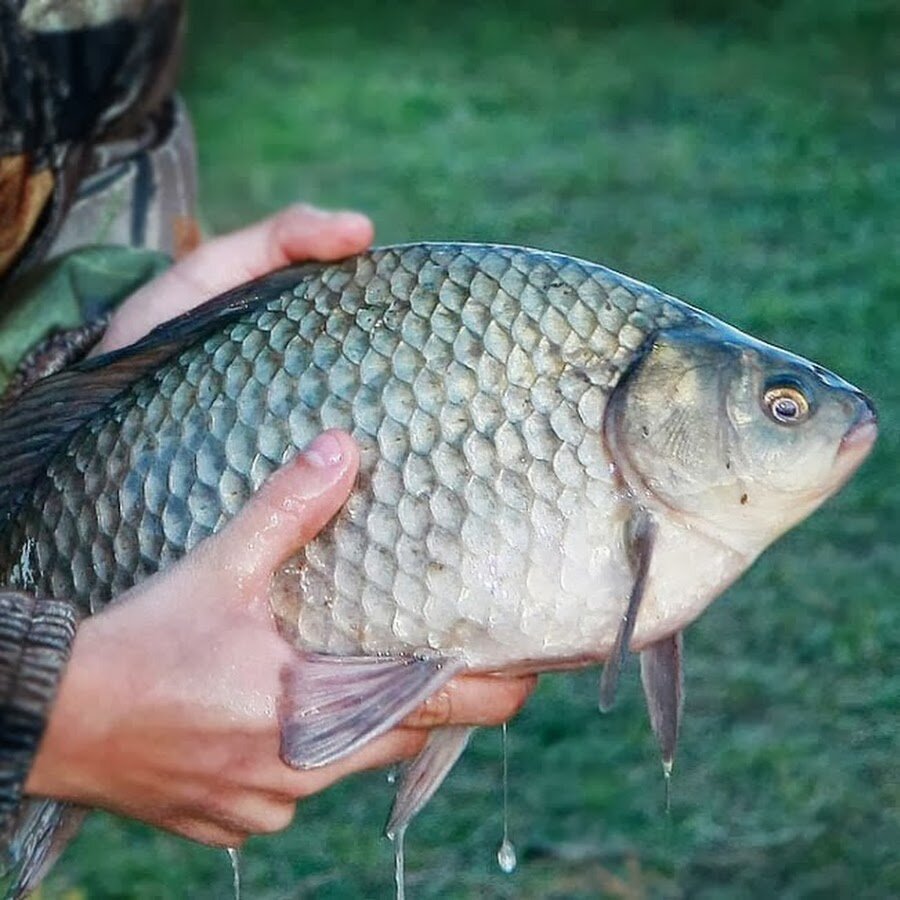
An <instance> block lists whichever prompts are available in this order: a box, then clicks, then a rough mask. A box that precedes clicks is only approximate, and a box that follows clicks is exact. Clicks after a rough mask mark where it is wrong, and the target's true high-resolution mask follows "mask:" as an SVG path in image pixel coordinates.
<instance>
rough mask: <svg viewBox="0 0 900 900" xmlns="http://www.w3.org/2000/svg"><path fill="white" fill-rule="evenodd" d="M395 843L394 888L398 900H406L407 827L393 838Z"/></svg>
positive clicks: (402, 827) (399, 829)
mask: <svg viewBox="0 0 900 900" xmlns="http://www.w3.org/2000/svg"><path fill="white" fill-rule="evenodd" d="M391 840H392V841H393V842H394V886H395V888H396V891H395V897H396V900H406V859H405V855H404V851H405V849H406V848H405V842H406V826H405V825H403V826H401V827H400V828H398V829H397V831H396V832H395V833H394V834H393V835H392V836H391Z"/></svg>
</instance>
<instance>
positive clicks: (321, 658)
mask: <svg viewBox="0 0 900 900" xmlns="http://www.w3.org/2000/svg"><path fill="white" fill-rule="evenodd" d="M462 668H463V663H462V662H460V661H458V660H453V659H437V658H431V659H423V658H419V657H413V656H406V657H386V656H351V657H342V656H327V655H324V654H318V653H301V654H298V658H297V660H296V661H295V662H294V663H293V664H291V665H288V666H286V667H285V668H284V670H283V672H282V678H281V683H282V695H281V699H280V703H279V714H280V719H281V758H282V759H283V760H284V761H285V762H286V763H287V764H288V765H290V766H293V767H294V768H297V769H311V768H317V767H318V766H324V765H327V764H328V763H331V762H334V761H335V760H338V759H341V758H342V757H344V756H347V755H348V754H350V753H352V752H353V751H354V750H357V749H359V748H360V747H361V746H363V745H364V744H366V743H368V742H369V741H370V740H372V739H373V738H376V737H378V736H379V735H381V734H384V733H385V732H386V731H388V730H390V729H391V728H393V727H394V726H395V725H396V724H397V723H398V722H400V721H401V720H402V719H404V718H405V717H406V716H407V715H409V713H411V712H412V711H413V710H414V709H415V708H416V707H417V706H419V705H420V704H421V703H423V702H424V701H425V700H426V699H427V698H428V697H430V696H431V695H432V694H433V693H434V692H435V691H437V690H439V689H440V688H441V687H442V686H443V685H444V684H445V683H446V682H447V681H449V680H450V679H451V678H452V677H453V676H454V675H455V674H457V673H458V672H459V671H460V670H461V669H462Z"/></svg>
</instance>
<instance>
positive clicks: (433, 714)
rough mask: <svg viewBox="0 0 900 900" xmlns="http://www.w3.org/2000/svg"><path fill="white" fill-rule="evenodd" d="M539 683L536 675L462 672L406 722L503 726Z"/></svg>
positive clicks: (423, 725)
mask: <svg viewBox="0 0 900 900" xmlns="http://www.w3.org/2000/svg"><path fill="white" fill-rule="evenodd" d="M536 684H537V678H536V677H535V676H533V675H528V676H522V677H518V678H502V677H499V676H496V675H482V676H476V675H462V676H460V677H458V678H454V679H452V680H451V681H449V682H447V684H446V685H444V687H443V688H441V690H439V691H438V692H437V693H436V694H435V695H434V696H432V697H429V698H428V700H426V701H425V703H424V704H423V705H422V706H420V707H419V709H417V710H416V711H415V712H413V713H412V714H411V715H409V716H407V718H406V719H404V721H403V725H404V726H405V727H407V728H436V727H439V726H441V725H500V724H502V723H503V722H505V721H507V719H510V718H512V717H513V716H514V715H515V714H516V713H517V712H518V711H519V710H520V709H521V708H522V705H523V704H524V703H525V701H526V700H527V699H528V697H529V695H530V694H531V692H532V691H533V690H534V687H535V685H536Z"/></svg>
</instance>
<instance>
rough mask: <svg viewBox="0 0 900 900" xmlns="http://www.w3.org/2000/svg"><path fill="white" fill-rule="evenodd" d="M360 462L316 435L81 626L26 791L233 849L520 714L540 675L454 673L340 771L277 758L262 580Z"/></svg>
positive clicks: (283, 661) (307, 534)
mask: <svg viewBox="0 0 900 900" xmlns="http://www.w3.org/2000/svg"><path fill="white" fill-rule="evenodd" d="M357 466H358V455H357V449H356V446H355V444H354V443H353V441H352V440H351V439H350V438H349V437H348V436H347V435H345V434H343V433H340V432H328V433H326V434H325V435H322V436H320V437H319V438H318V439H317V440H316V441H314V442H313V444H312V445H311V446H310V447H309V448H308V450H307V451H306V452H305V453H304V454H302V455H300V456H299V457H297V458H296V459H295V460H294V461H292V462H290V463H288V464H287V465H285V466H284V467H283V468H281V469H279V470H278V471H277V472H276V473H275V474H274V475H272V477H271V478H269V480H268V481H267V482H266V483H265V484H264V485H263V486H262V488H261V489H260V490H259V491H258V492H257V494H255V495H254V497H253V498H252V499H251V500H250V501H249V503H248V504H247V505H246V506H245V507H244V509H243V510H242V511H241V512H240V513H239V515H238V516H237V517H235V519H233V520H232V521H231V522H230V523H229V524H228V525H227V526H226V527H225V528H224V529H223V530H222V531H221V532H219V533H218V534H216V535H214V536H212V537H211V538H209V539H207V540H206V541H204V542H202V543H201V544H200V545H199V546H198V547H196V548H195V549H194V550H193V551H192V552H191V553H189V554H188V555H187V556H186V557H185V558H184V559H183V560H181V561H180V562H179V563H177V564H176V565H174V566H173V567H171V568H170V569H168V570H166V571H165V572H162V573H160V574H159V575H157V576H155V577H153V578H151V579H149V580H147V581H146V582H143V583H142V584H140V585H138V586H137V587H135V588H133V589H132V590H131V591H129V592H128V593H127V594H125V595H123V596H122V597H121V599H120V602H117V603H116V604H115V605H113V606H112V607H110V608H108V609H107V610H106V611H104V612H102V613H100V614H98V615H96V616H94V617H92V618H90V619H88V620H86V621H85V622H84V623H83V624H82V625H81V627H80V628H79V631H78V634H77V636H76V639H75V644H74V647H73V652H72V657H71V659H70V661H69V665H68V668H67V671H66V674H65V676H64V678H63V680H62V684H61V687H60V691H59V695H58V698H57V701H56V704H55V706H54V709H53V713H52V715H51V718H50V722H49V724H48V728H47V731H46V733H45V736H44V740H43V742H42V744H41V748H40V751H39V753H38V755H37V757H36V760H35V763H34V766H33V768H32V771H31V775H30V777H29V780H28V783H27V785H26V791H28V792H29V793H33V794H40V795H45V796H50V797H55V798H58V799H66V800H71V801H73V802H75V803H78V804H82V805H86V806H95V807H103V808H105V809H109V810H112V811H114V812H117V813H120V814H124V815H127V816H131V817H133V818H136V819H141V820H143V821H146V822H149V823H151V824H153V825H156V826H158V827H161V828H165V829H167V830H170V831H174V832H176V833H178V834H181V835H183V836H186V837H189V838H193V839H194V840H198V841H202V842H204V843H209V844H217V845H222V846H237V845H239V844H240V843H241V842H242V841H243V840H244V838H245V837H246V836H248V835H249V834H255V833H263V832H270V831H275V830H279V829H281V828H283V827H285V826H287V825H288V824H289V822H290V821H291V818H292V816H293V813H294V805H295V801H296V800H298V799H302V798H304V797H306V796H309V795H310V794H313V793H316V792H318V791H321V790H323V789H324V788H326V787H328V786H329V785H331V784H333V783H334V782H335V781H337V780H338V779H340V778H343V777H345V776H346V775H349V774H351V773H353V772H357V771H360V770H362V769H368V768H375V767H380V766H385V765H388V764H390V763H393V762H396V761H398V760H401V759H404V758H407V757H411V756H413V755H414V754H415V753H417V752H418V751H419V750H420V749H421V747H422V746H423V744H424V742H425V739H426V737H427V733H428V731H427V729H428V728H430V727H434V726H438V725H445V724H467V725H492V724H499V723H500V722H502V721H505V720H506V719H507V718H509V717H510V716H511V715H513V714H514V713H515V712H516V710H517V709H518V708H519V707H520V706H521V704H522V703H523V702H524V700H525V699H526V697H527V695H528V693H529V692H530V690H531V689H532V687H533V685H534V681H533V679H531V678H512V679H504V678H497V677H490V676H486V677H474V676H463V677H459V678H457V679H454V681H452V682H451V683H450V684H449V685H447V686H446V687H445V688H444V689H443V691H441V692H440V693H439V694H438V695H437V696H436V697H435V698H432V700H431V701H430V702H429V703H428V704H426V706H425V708H424V709H422V710H420V711H419V712H418V713H414V714H413V715H412V716H411V717H410V718H409V719H407V720H406V721H405V722H404V723H403V725H402V726H401V727H400V728H397V729H394V730H393V731H391V732H388V733H387V734H385V735H383V736H381V737H379V738H377V739H375V740H374V741H372V742H371V743H370V744H368V745H367V746H365V747H364V748H362V749H361V750H359V751H358V752H356V753H355V754H353V755H352V756H349V757H346V758H345V759H343V760H340V761H339V762H337V763H334V764H332V765H329V766H325V767H322V768H320V769H313V770H308V771H296V770H293V769H291V768H289V767H288V766H287V765H285V764H284V763H283V762H282V761H281V759H280V758H279V746H280V730H279V723H278V715H277V709H276V708H277V701H278V697H279V694H280V689H281V682H280V677H281V672H282V669H283V668H284V667H285V666H286V665H287V664H288V663H289V662H290V661H291V659H292V657H293V654H294V651H293V650H292V649H291V647H290V646H289V645H288V644H287V643H286V642H285V641H284V640H283V639H282V638H281V637H280V636H279V635H278V633H277V631H276V628H275V626H274V623H273V620H272V616H271V613H270V610H269V604H268V593H269V582H270V578H271V574H272V572H273V571H274V570H277V569H278V567H279V566H280V564H281V563H282V562H284V561H285V560H286V559H287V558H289V557H290V556H292V555H293V554H294V553H295V552H296V551H297V550H298V549H299V548H300V547H301V546H302V545H303V544H304V543H306V542H307V541H309V540H310V539H311V538H312V537H314V536H315V534H316V533H317V532H318V531H319V530H320V529H321V528H322V527H323V526H324V525H325V524H326V523H327V522H328V521H329V520H330V519H331V517H332V516H333V515H334V514H335V513H336V512H337V510H338V509H339V508H340V506H341V504H342V503H343V502H344V500H345V499H346V497H347V495H348V493H349V491H350V488H351V485H352V483H353V481H354V479H355V477H356V471H357Z"/></svg>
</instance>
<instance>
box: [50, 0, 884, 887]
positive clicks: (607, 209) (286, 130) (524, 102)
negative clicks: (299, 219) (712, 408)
mask: <svg viewBox="0 0 900 900" xmlns="http://www.w3.org/2000/svg"><path fill="white" fill-rule="evenodd" d="M898 10H900V6H898V4H896V3H895V2H892V0H882V2H879V0H847V2H839V0H835V2H825V0H822V2H814V0H783V2H779V0H758V2H755V3H752V2H751V3H741V4H737V3H732V4H728V3H726V4H722V3H719V2H715V0H703V2H699V3H689V2H688V0H680V2H676V0H668V2H667V0H640V2H627V0H606V2H595V3H590V2H587V0H581V2H569V3H555V2H552V0H520V2H519V3H516V4H505V3H499V2H493V3H492V2H481V3H477V2H469V0H459V2H456V3H446V2H436V0H428V2H421V3H408V4H388V3H380V2H377V0H355V2H349V3H344V4H318V5H316V6H315V8H314V5H313V4H302V5H301V4H294V3H289V2H276V0H254V2H253V3H252V4H249V3H243V2H240V0H227V2H226V0H195V2H193V3H192V4H191V11H192V18H191V24H190V40H189V52H188V57H187V62H186V68H185V78H184V82H183V86H184V93H185V95H186V97H187V100H188V102H189V105H190V107H191V109H192V111H193V114H194V117H195V121H196V126H197V132H198V137H199V143H200V148H201V174H202V188H203V193H202V199H203V205H204V209H205V212H206V217H207V219H208V222H209V225H210V226H211V228H213V229H215V230H222V229H227V228H231V227H235V226H238V225H242V224H245V223H247V222H249V221H251V220H254V219H256V218H257V217H259V216H262V215H264V214H266V213H268V212H270V211H271V210H273V209H275V208H277V207H278V206H280V205H283V204H284V203H286V202H288V201H291V200H294V199H301V198H302V199H306V200H310V201H313V202H316V203H320V204H324V205H329V206H335V205H337V206H353V207H358V208H362V209H365V210H366V211H367V212H369V213H370V214H371V215H372V216H373V218H374V219H375V221H376V223H377V226H378V230H379V235H378V237H379V240H380V241H382V242H389V241H403V240H411V239H419V238H460V239H467V240H490V241H502V242H517V243H524V244H531V245H537V246H541V247H545V248H549V249H556V250H563V251H567V252H570V253H573V254H577V255H581V256H586V257H589V258H591V259H595V260H597V261H600V262H603V263H606V264H607V265H610V266H611V267H613V268H616V269H619V270H621V271H625V272H628V273H629V274H632V275H635V276H637V277H639V278H641V279H643V280H646V281H650V282H651V283H654V284H656V285H658V286H659V287H661V288H663V289H665V290H667V291H669V292H672V293H674V294H676V295H678V296H681V297H684V298H685V299H689V300H691V301H693V302H695V303H697V304H698V305H700V306H702V307H704V308H706V309H708V310H709V311H711V312H713V313H714V314H717V315H719V316H721V317H722V318H724V319H726V320H728V321H730V322H732V323H733V324H735V325H737V326H739V327H742V328H745V329H747V330H749V331H752V332H753V333H754V334H756V335H758V336H760V337H762V338H764V339H767V340H770V341H772V342H775V343H778V344H782V345H786V346H787V347H789V348H791V349H793V350H795V351H797V352H799V353H801V354H803V355H805V356H809V357H812V358H814V359H816V360H818V361H820V362H822V363H823V364H825V365H827V366H828V367H830V368H833V369H836V370H837V371H838V372H840V373H841V374H843V375H845V376H846V377H848V378H849V379H850V380H852V381H854V382H856V383H858V384H859V385H860V386H861V387H863V388H864V389H866V390H867V391H868V392H870V393H871V395H872V396H873V397H874V398H875V400H876V403H877V405H878V406H879V409H880V413H881V421H882V435H881V438H880V441H879V444H878V447H877V449H876V452H875V454H874V457H873V458H872V459H871V460H870V461H869V462H868V463H867V464H866V466H865V468H864V470H863V471H862V472H861V473H860V475H859V476H858V477H857V478H856V479H855V480H854V481H853V483H852V485H851V486H850V487H849V488H848V489H847V490H846V491H845V492H844V493H843V494H842V495H841V496H840V497H839V498H838V499H837V500H835V501H833V502H831V503H830V504H829V505H828V506H827V507H826V508H825V509H824V510H823V511H822V512H821V513H819V514H817V515H816V516H815V517H813V519H812V520H810V521H809V522H807V523H805V524H804V525H803V526H801V527H800V528H798V529H797V530H796V531H794V532H792V533H791V534H790V535H789V536H787V537H786V538H785V539H784V540H782V541H781V542H780V543H779V544H778V545H777V546H776V547H775V548H774V549H773V550H771V551H770V552H769V553H767V554H766V555H765V556H764V558H763V559H762V561H761V562H760V563H759V564H758V565H757V566H756V567H755V568H754V569H753V571H752V572H751V573H750V574H749V575H748V576H747V577H745V578H744V579H743V580H742V581H741V583H740V584H739V585H737V586H736V587H735V588H733V589H732V590H730V591H729V592H728V594H727V595H726V596H725V597H723V598H722V599H721V600H719V601H718V602H717V603H716V604H715V605H714V606H713V607H712V609H711V610H710V611H709V612H708V613H706V614H705V615H704V616H703V617H702V619H701V620H700V621H698V622H697V623H696V625H694V626H693V627H692V628H691V629H690V631H689V632H688V635H687V640H686V645H687V692H688V699H687V708H686V721H685V726H684V732H683V740H682V746H681V750H680V757H679V763H678V767H677V771H676V774H675V778H674V783H673V799H672V812H671V816H670V817H666V815H665V813H664V806H663V784H662V776H661V772H660V767H659V763H658V760H657V756H656V751H655V748H654V745H653V741H652V738H651V736H650V734H649V728H648V726H647V724H646V720H645V713H644V710H643V703H642V700H641V697H640V689H639V686H638V685H637V678H636V666H635V665H632V666H631V669H630V673H629V674H630V676H631V677H630V678H627V679H626V681H627V682H628V683H627V684H626V685H625V690H623V692H622V695H621V697H620V700H619V703H618V706H617V708H616V710H615V711H614V712H613V713H611V714H610V715H608V716H606V717H602V718H601V716H600V715H599V714H598V713H597V712H596V683H597V673H596V672H593V671H591V672H585V673H582V674H576V675H569V676H565V675H555V676H549V677H546V678H545V679H544V680H543V682H542V684H541V687H540V689H539V691H538V693H537V696H536V697H535V698H534V699H533V701H532V702H531V704H530V705H529V707H528V708H527V709H526V711H525V712H524V713H523V714H522V715H521V716H520V717H519V718H518V719H517V720H516V722H515V723H514V724H513V726H512V728H511V747H512V758H511V761H510V800H511V822H510V828H511V836H512V838H513V840H514V842H515V843H516V845H517V847H518V849H519V856H520V862H521V864H520V866H519V868H518V870H517V871H516V873H515V874H514V875H512V876H504V875H502V874H501V873H500V872H499V870H498V869H497V866H496V863H495V861H494V860H495V856H494V854H495V851H496V847H497V844H498V842H499V839H500V837H501V820H500V811H501V794H500V775H499V773H500V738H499V734H497V733H494V732H485V733H481V734H479V735H477V736H476V739H475V741H474V743H473V746H472V748H471V750H470V751H469V752H468V753H467V755H466V756H465V757H464V758H463V760H462V761H461V763H460V764H459V766H458V767H457V771H456V772H455V773H454V774H453V775H452V776H451V777H450V779H449V780H448V782H447V784H446V785H445V787H444V788H443V789H442V791H441V792H440V793H439V795H438V796H437V798H436V799H435V800H434V801H433V802H432V804H431V805H430V807H429V808H428V809H427V810H426V811H425V812H424V813H423V814H422V815H421V817H420V819H419V820H418V821H417V822H416V823H415V825H414V827H413V828H412V829H411V831H410V833H409V836H408V850H407V853H408V869H409V872H408V878H409V894H410V896H411V897H412V898H436V897H452V898H474V897H492V898H513V897H521V898H588V897H621V898H655V897H661V898H669V897H672V898H682V897H684V898H687V897H691V898H695V897H697V898H701V897H702V898H743V897H747V898H750V897H753V898H758V897H780V898H800V897H803V898H808V897H848V896H853V897H855V898H876V897H877V898H882V897H884V898H887V897H897V896H900V812H898V810H900V774H898V758H900V754H898V747H900V671H898V663H897V660H898V657H900V596H898V593H900V548H898V542H900V484H898V482H900V479H898V466H897V460H898V455H900V430H898V424H897V423H898V415H900V306H898V304H900V254H898V250H900V227H898V222H900V11H898ZM390 794H391V788H390V786H389V785H388V784H386V783H385V779H384V776H383V774H382V775H371V776H367V777H361V778H357V779H355V780H353V781H352V782H350V783H346V784H344V785H342V786H340V787H338V788H337V789H334V790H332V791H330V792H329V793H327V794H326V795H324V796H321V797H317V798H315V799H313V800H311V801H309V802H307V803H305V804H303V806H302V807H301V808H300V811H299V813H298V816H297V819H296V822H295V825H294V826H293V827H292V828H291V829H290V830H289V831H288V832H287V833H285V834H283V835H280V836H278V837H276V838H266V839H256V840H253V841H251V842H250V843H249V845H248V847H247V849H246V852H245V854H244V861H245V865H244V877H245V887H246V896H247V897H248V898H253V900H269V898H287V897H317V898H318V897H321V898H360V897H389V896H391V894H392V890H393V882H392V862H391V848H390V845H389V844H388V843H387V842H386V841H385V840H383V839H382V838H380V836H379V834H380V828H381V826H382V823H383V820H384V817H385V814H386V811H387V809H388V805H389V800H390ZM230 884H231V873H230V870H229V868H228V864H227V860H226V858H225V855H224V854H223V853H221V852H216V851H213V850H209V849H206V848H203V847H199V846H196V845H192V844H189V843H187V842H184V841H180V840H177V839H175V838H171V837H168V836H164V835H161V834H159V833H154V832H151V831H150V830H148V829H145V828H143V827H141V826H138V825H135V824H133V823H124V822H120V821H117V820H113V819H111V818H108V817H104V816H100V815H97V816H94V817H92V819H91V822H90V824H89V826H88V827H87V828H86V829H85V831H84V833H83V834H82V836H81V837H80V838H79V839H78V841H77V842H76V843H75V844H74V845H73V847H72V848H71V849H70V850H69V852H68V853H67V855H66V856H65V859H64V862H63V863H62V864H61V865H60V866H59V867H58V868H57V869H56V870H55V872H54V874H53V877H52V878H51V879H50V881H49V882H48V884H47V885H46V887H45V888H44V897H45V898H67V900H77V898H81V897H90V898H116V897H134V898H155V897H197V898H214V897H215V898H218V897H227V896H228V895H229V892H230Z"/></svg>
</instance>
